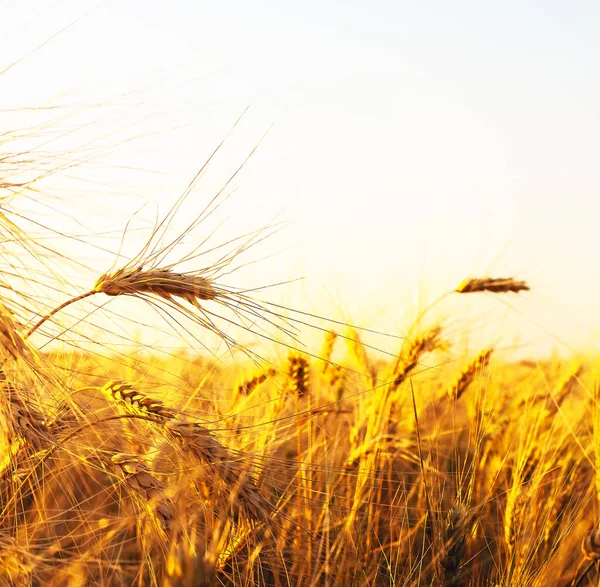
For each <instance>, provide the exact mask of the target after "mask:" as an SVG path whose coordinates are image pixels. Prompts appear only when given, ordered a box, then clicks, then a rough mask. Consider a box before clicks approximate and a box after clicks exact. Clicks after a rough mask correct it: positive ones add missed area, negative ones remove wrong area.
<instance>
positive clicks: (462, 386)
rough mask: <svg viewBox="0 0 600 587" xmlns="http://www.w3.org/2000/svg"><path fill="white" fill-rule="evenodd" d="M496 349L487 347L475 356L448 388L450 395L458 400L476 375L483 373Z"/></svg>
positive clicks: (452, 398)
mask: <svg viewBox="0 0 600 587" xmlns="http://www.w3.org/2000/svg"><path fill="white" fill-rule="evenodd" d="M493 352H494V349H485V350H483V351H481V352H480V353H479V355H477V357H475V359H473V360H472V361H471V362H470V363H469V364H468V365H467V366H466V367H465V368H464V369H463V371H462V372H461V374H460V375H459V376H458V378H457V380H456V381H455V382H454V384H453V385H452V386H451V387H450V388H449V389H448V397H449V398H450V399H451V400H454V401H456V400H458V399H460V397H461V396H462V395H463V393H465V391H467V389H468V387H469V385H471V383H472V382H473V380H474V379H475V377H476V375H477V374H478V373H481V371H482V370H483V369H485V367H486V366H487V365H488V363H489V362H490V358H491V357H492V353H493Z"/></svg>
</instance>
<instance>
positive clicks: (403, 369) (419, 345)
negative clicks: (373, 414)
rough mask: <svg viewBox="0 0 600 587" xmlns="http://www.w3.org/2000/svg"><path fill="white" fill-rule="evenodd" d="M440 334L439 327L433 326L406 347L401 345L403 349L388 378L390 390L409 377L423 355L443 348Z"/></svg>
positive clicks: (440, 329)
mask: <svg viewBox="0 0 600 587" xmlns="http://www.w3.org/2000/svg"><path fill="white" fill-rule="evenodd" d="M441 332H442V328H441V326H435V327H434V328H431V329H430V330H428V331H426V332H424V333H423V334H422V335H421V336H418V337H416V338H414V339H412V340H411V341H410V342H409V343H408V345H406V344H404V345H403V347H405V348H403V349H401V350H400V353H399V355H398V357H397V358H396V361H395V362H394V366H393V368H392V373H391V376H390V379H391V382H390V387H391V388H392V389H395V388H396V387H398V386H399V385H400V384H401V383H402V382H403V381H404V380H405V379H406V378H407V377H408V376H409V375H410V373H411V372H412V371H413V370H414V369H415V367H417V365H418V364H419V361H420V360H421V358H422V357H423V355H425V354H426V353H431V352H433V351H435V350H436V349H439V348H442V347H443V346H444V344H443V342H442V340H441V339H440V335H441Z"/></svg>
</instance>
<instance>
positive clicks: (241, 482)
mask: <svg viewBox="0 0 600 587" xmlns="http://www.w3.org/2000/svg"><path fill="white" fill-rule="evenodd" d="M102 391H103V393H104V394H105V395H106V396H107V397H108V398H109V399H110V400H111V401H112V402H114V403H115V405H116V406H117V408H118V409H119V410H121V411H122V412H123V413H125V414H134V415H143V416H145V417H147V418H148V419H150V420H153V421H154V422H155V423H156V424H157V425H160V426H161V429H162V430H163V431H164V433H165V434H166V435H167V437H169V438H171V439H172V440H174V441H175V442H176V443H177V444H178V446H180V447H181V448H182V449H183V450H184V451H185V452H186V453H188V454H190V455H191V456H193V457H194V458H195V459H197V460H198V461H199V462H201V463H202V464H203V465H205V466H207V467H208V468H209V471H210V477H211V478H212V479H220V480H221V481H222V482H223V484H224V486H225V489H226V490H228V491H234V490H235V489H237V495H238V496H239V497H240V499H241V501H242V509H244V510H245V511H247V513H248V514H249V515H250V517H251V518H253V519H255V520H260V521H263V522H268V521H269V513H270V511H271V510H272V508H271V505H270V504H269V502H268V501H267V500H266V499H265V498H264V497H263V496H262V494H261V493H260V491H259V490H258V488H257V487H256V485H255V484H254V482H253V481H252V479H251V478H250V477H249V476H248V474H247V472H246V471H245V470H244V469H243V467H241V466H240V464H239V462H238V461H237V460H236V459H234V458H233V457H232V456H231V455H230V454H229V451H228V450H227V448H225V447H224V446H223V445H222V444H221V443H219V442H218V441H217V440H216V439H215V438H213V437H212V436H211V434H210V432H209V431H208V430H207V429H206V428H204V427H203V426H201V425H200V424H197V423H195V422H188V421H183V420H180V419H178V417H177V415H176V414H175V413H174V412H173V411H171V410H169V409H168V408H166V407H165V406H164V405H163V404H162V402H160V401H158V400H154V399H150V398H148V397H147V396H145V395H144V394H142V393H140V392H139V391H137V390H135V389H133V387H132V386H131V385H130V384H128V383H126V382H123V381H119V382H111V383H109V384H107V385H105V386H104V387H103V388H102Z"/></svg>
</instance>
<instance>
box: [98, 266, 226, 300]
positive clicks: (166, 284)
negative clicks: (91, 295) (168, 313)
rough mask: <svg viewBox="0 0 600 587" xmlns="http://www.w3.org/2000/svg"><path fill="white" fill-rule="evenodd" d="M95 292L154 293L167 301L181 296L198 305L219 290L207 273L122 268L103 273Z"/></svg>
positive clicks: (211, 298)
mask: <svg viewBox="0 0 600 587" xmlns="http://www.w3.org/2000/svg"><path fill="white" fill-rule="evenodd" d="M94 291H95V292H102V293H104V294H106V295H108V296H120V295H135V294H141V293H146V294H154V295H156V296H159V297H161V298H163V299H165V300H167V301H173V298H182V299H184V300H186V301H187V302H189V303H190V304H192V305H193V306H196V307H199V306H200V304H199V300H213V299H214V298H215V297H216V296H217V294H218V292H217V290H216V289H215V288H214V287H213V285H212V283H211V282H210V281H209V280H208V279H206V278H205V277H201V276H199V275H190V274H187V273H176V272H174V271H171V270H170V269H148V270H144V269H143V268H138V269H128V268H124V269H119V270H118V271H115V272H114V273H110V274H107V273H105V274H104V275H102V276H101V277H100V278H99V279H98V280H97V281H96V283H95V285H94Z"/></svg>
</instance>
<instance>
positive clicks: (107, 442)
mask: <svg viewBox="0 0 600 587" xmlns="http://www.w3.org/2000/svg"><path fill="white" fill-rule="evenodd" d="M198 177H199V176H198ZM196 179H197V178H196ZM196 179H194V181H193V182H192V183H191V184H190V186H189V189H188V190H186V193H185V194H184V197H187V195H189V193H190V192H191V189H192V188H193V187H194V183H195V181H196ZM0 188H1V189H2V190H4V191H9V192H11V193H12V195H13V196H14V198H13V197H11V198H8V197H7V198H5V199H3V200H2V201H1V202H0V206H1V208H2V214H1V215H0V230H1V234H0V244H1V245H2V246H4V247H5V248H4V249H2V256H3V261H4V262H3V274H2V275H1V276H0V282H1V283H0V285H1V288H0V296H1V297H0V386H1V388H2V394H1V395H0V434H1V444H0V445H1V447H2V453H1V454H0V456H1V457H2V461H1V465H0V585H15V586H26V585H47V586H71V587H75V586H79V585H81V586H83V585H99V586H105V585H106V586H112V585H139V586H142V585H143V586H145V585H150V586H164V587H176V586H182V587H183V586H189V587H192V586H200V585H232V586H235V585H245V586H250V585H259V586H273V587H276V586H277V587H279V586H282V587H283V586H289V585H296V586H300V585H323V586H327V585H340V586H346V585H377V586H379V585H381V586H383V585H385V586H396V585H409V586H418V585H443V586H446V587H458V586H467V585H477V586H479V585H480V586H487V585H489V586H509V585H519V586H520V585H523V586H525V585H531V586H534V585H544V586H545V587H547V586H549V585H574V586H575V585H589V584H596V583H597V582H598V581H599V580H600V568H599V564H600V563H599V561H600V526H599V525H598V520H599V519H600V411H599V410H598V384H597V381H598V373H597V369H596V367H595V365H594V363H593V361H591V360H590V359H587V360H585V359H583V358H577V357H574V358H572V359H569V360H564V359H559V358H555V359H548V360H544V361H526V360H521V361H520V362H514V361H513V362H509V361H507V360H504V359H503V358H502V349H498V348H494V347H489V348H482V349H479V352H477V353H475V354H473V355H472V356H466V355H465V354H462V355H461V354H459V353H456V352H455V351H454V350H453V347H452V345H451V344H450V341H449V338H448V336H447V331H446V328H445V326H444V324H442V323H431V322H430V321H429V319H428V316H429V315H430V314H428V313H427V311H425V312H423V313H422V314H421V315H420V316H419V317H418V318H417V319H416V320H415V322H414V324H413V325H412V327H411V328H410V329H409V331H408V333H405V334H406V336H404V337H402V338H401V337H400V336H395V338H393V339H392V340H395V341H398V345H397V348H396V349H395V350H394V352H391V353H387V354H386V353H382V352H381V349H378V348H375V347H374V346H373V345H371V344H367V343H366V342H365V340H366V339H367V337H366V336H365V335H368V334H372V331H369V330H367V329H364V328H358V327H354V326H351V325H349V324H344V323H341V322H339V321H337V322H335V321H330V323H329V325H328V324H327V321H326V320H323V319H321V318H319V319H320V320H321V321H320V322H319V324H320V325H319V326H316V325H315V323H314V322H312V323H310V324H309V322H308V318H309V317H312V318H317V317H316V316H314V315H310V314H307V313H303V312H302V311H301V310H299V311H295V310H292V309H289V308H288V309H286V308H283V307H282V306H280V305H276V304H270V303H268V302H265V301H264V300H261V299H260V298H259V296H257V295H255V294H256V292H253V291H249V290H245V289H243V288H233V287H231V286H225V285H221V283H222V279H221V278H222V276H223V275H226V274H228V272H230V270H231V266H232V263H233V262H234V261H235V260H236V259H237V258H238V256H239V255H240V254H242V253H243V252H245V251H246V249H248V248H249V247H251V246H252V245H253V244H255V243H256V242H257V241H258V240H261V239H263V238H264V233H263V232H261V231H258V232H257V233H251V234H250V235H245V236H244V237H242V238H240V240H239V242H241V243H242V244H239V245H238V243H237V242H234V246H233V248H232V251H231V252H230V253H225V254H223V255H222V256H221V257H219V258H217V260H216V261H215V262H214V263H212V264H210V266H208V267H203V268H202V269H199V270H191V271H186V270H183V269H181V264H180V263H168V262H167V261H166V259H167V257H168V254H169V253H170V252H172V251H173V250H174V249H175V248H176V246H177V245H178V244H179V243H180V242H183V240H184V238H185V237H186V236H187V235H189V234H191V232H192V231H193V230H197V229H198V228H199V227H200V222H201V221H202V219H203V218H204V217H206V215H207V214H208V213H209V212H210V210H211V209H210V207H209V208H207V211H208V212H207V213H204V214H203V215H201V216H200V217H198V219H196V221H193V222H192V223H191V224H190V225H189V227H188V228H187V229H186V230H185V231H184V232H183V233H182V234H180V235H179V236H178V237H177V238H176V239H175V240H173V241H171V242H170V243H169V244H165V239H164V236H165V232H164V230H163V228H165V227H166V226H167V225H168V224H169V222H170V220H171V219H172V213H174V211H176V210H177V209H178V207H179V206H180V204H181V202H182V201H183V200H179V201H178V203H177V204H176V205H175V207H174V208H173V210H172V213H169V215H168V216H167V217H166V219H165V220H163V221H162V222H161V223H158V224H157V226H156V228H155V230H154V232H153V234H152V236H151V238H150V239H149V240H148V242H147V244H146V245H145V246H144V247H143V248H142V250H141V251H140V252H139V254H138V255H137V256H135V257H133V258H131V259H130V260H128V261H127V262H124V263H123V264H121V265H120V266H118V267H117V268H113V269H111V270H109V271H107V272H105V273H102V271H100V270H99V271H98V273H97V277H96V281H95V283H94V284H93V285H92V286H91V288H90V289H87V290H85V289H84V290H83V291H81V292H80V293H76V294H75V295H67V293H66V291H63V290H61V289H60V283H58V285H57V286H56V288H55V290H56V291H57V292H58V294H59V296H60V297H61V300H62V301H59V302H58V303H57V304H56V305H54V306H48V304H47V303H45V304H40V303H39V299H38V298H36V297H35V296H32V295H30V294H29V293H27V291H26V290H25V289H23V290H22V289H19V287H18V283H19V282H18V280H16V279H14V277H15V275H18V276H21V277H22V276H23V275H25V277H26V279H27V280H31V281H33V282H35V280H36V279H39V275H40V274H43V271H42V269H43V267H46V266H49V264H50V263H51V262H52V261H53V260H56V259H53V255H58V253H55V252H54V251H53V250H52V248H50V247H48V246H47V245H46V244H44V243H43V242H37V241H36V240H35V238H33V237H30V235H28V234H27V233H26V232H25V231H23V230H21V229H20V228H18V227H17V224H18V223H14V222H13V221H12V220H11V219H10V214H11V213H14V212H15V210H16V211H17V212H18V201H19V200H18V195H19V191H20V188H19V186H15V184H12V183H10V182H8V181H7V182H5V183H2V182H0ZM9 200H10V202H9ZM9 203H10V205H9ZM15 218H18V214H15ZM63 236H64V238H69V237H68V236H65V235H63ZM230 244H231V243H230ZM15 251H16V253H15ZM198 256H199V255H198V254H197V252H196V251H194V252H193V253H191V254H190V255H188V257H187V258H185V259H180V261H182V260H183V261H188V262H190V261H191V262H193V261H194V260H195V259H197V258H198ZM121 258H122V256H120V257H119V259H118V260H120V259H121ZM15 259H18V261H16V260H15ZM27 259H31V260H32V266H31V267H30V268H28V267H27V265H26V260H27ZM58 261H59V262H60V257H58ZM188 264H189V263H188ZM528 291H529V286H528V284H527V283H526V282H525V281H519V280H516V279H513V278H489V277H486V278H470V279H467V280H465V281H464V282H462V283H461V284H459V285H458V287H457V288H456V289H455V290H453V291H451V292H447V294H445V296H444V297H446V296H455V297H456V298H457V299H458V298H460V299H459V300H458V301H459V303H465V304H468V303H469V301H470V299H472V297H473V296H491V297H494V296H517V295H527V293H526V292H528ZM117 298H118V299H120V300H121V301H122V300H123V299H124V298H126V299H129V300H130V301H131V302H133V303H137V304H140V305H146V306H150V307H152V308H154V309H156V310H157V311H160V312H164V313H167V314H168V315H169V316H175V317H180V318H181V320H184V319H185V320H187V321H188V322H186V324H189V323H190V321H191V323H192V324H193V325H194V326H195V327H198V328H201V329H206V330H207V331H210V332H211V333H212V335H214V336H216V337H218V338H219V339H220V340H221V341H222V342H223V344H224V345H225V346H226V347H227V348H229V349H230V350H231V351H232V352H231V356H232V357H243V358H244V360H231V361H223V360H221V359H220V358H219V359H218V358H216V357H215V356H214V355H211V354H210V353H208V352H202V349H201V348H200V349H196V350H195V351H194V352H191V351H185V352H184V351H181V352H173V353H171V354H170V355H169V356H168V357H165V356H164V355H159V354H158V353H157V354H153V353H152V352H148V347H147V346H144V347H143V348H142V347H140V348H139V349H138V350H136V349H133V350H130V351H129V352H128V353H127V354H124V353H123V352H121V351H119V349H118V347H117V346H116V345H115V347H114V349H113V348H111V347H110V344H109V345H108V347H107V348H108V350H109V351H110V352H108V353H104V354H102V353H95V352H93V351H90V350H88V348H87V347H86V346H85V344H84V339H83V338H79V339H78V338H77V337H76V336H75V335H76V329H74V326H73V320H72V315H71V314H70V312H71V311H72V310H73V309H74V308H77V307H79V306H81V305H85V304H97V305H96V306H93V308H95V309H98V308H99V307H105V306H106V305H107V304H108V303H112V302H115V301H116V300H117ZM95 309H94V310H91V311H89V312H87V313H86V314H85V315H84V316H83V317H82V318H81V321H84V322H87V323H91V324H93V323H94V321H95V320H96V316H98V314H97V313H96V311H95ZM288 311H289V312H288ZM290 312H291V313H290ZM63 320H66V322H65V324H66V323H68V324H70V326H65V327H63ZM299 323H302V324H304V325H310V326H311V327H313V328H317V329H318V330H319V331H320V332H321V335H322V346H320V347H319V348H309V347H307V346H305V345H303V344H302V341H301V340H299V339H298V336H297V332H298V331H297V329H296V327H297V325H298V324H299ZM170 324H171V325H174V324H175V325H177V324H182V326H181V329H182V330H183V329H184V326H183V322H179V321H178V319H173V320H172V321H171V322H170ZM323 324H325V326H323ZM97 326H98V328H102V327H103V324H102V322H101V321H99V322H98V324H97ZM234 326H235V327H238V328H241V329H242V330H245V331H249V332H252V333H255V334H256V335H257V336H259V337H263V339H264V338H266V339H268V340H275V338H273V336H274V335H273V334H272V332H273V330H274V331H276V332H277V333H278V336H279V338H277V340H278V341H281V343H280V346H279V348H280V349H282V351H283V352H281V353H279V354H275V355H274V356H272V357H271V356H266V355H262V356H260V355H258V354H257V353H256V352H255V351H254V350H253V348H252V347H251V346H245V345H243V344H241V343H239V342H238V341H237V339H236V337H235V335H234V334H233V331H234V330H233V329H232V327H234ZM132 327H133V325H132ZM388 334H392V335H395V334H396V333H388ZM61 342H68V345H66V346H60V345H59V344H58V343H61ZM49 343H54V344H49ZM234 351H235V352H234Z"/></svg>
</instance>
